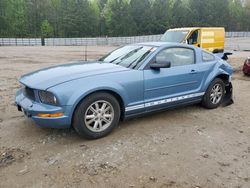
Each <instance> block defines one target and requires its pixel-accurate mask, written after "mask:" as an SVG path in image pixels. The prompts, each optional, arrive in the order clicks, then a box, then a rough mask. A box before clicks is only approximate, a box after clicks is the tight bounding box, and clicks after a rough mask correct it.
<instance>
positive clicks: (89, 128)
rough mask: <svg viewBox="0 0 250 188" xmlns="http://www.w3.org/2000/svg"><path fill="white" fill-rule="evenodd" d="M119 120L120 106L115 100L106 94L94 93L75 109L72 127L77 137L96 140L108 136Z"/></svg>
mask: <svg viewBox="0 0 250 188" xmlns="http://www.w3.org/2000/svg"><path fill="white" fill-rule="evenodd" d="M119 119H120V106H119V103H118V101H117V100H116V98H115V97H114V96H113V95H111V94H109V93H106V92H100V93H94V94H92V95H90V96H88V97H87V98H85V99H84V100H83V101H82V102H81V103H80V104H79V105H78V107H77V108H76V111H75V113H74V119H73V127H74V129H75V130H76V132H77V133H78V134H79V135H81V136H83V137H85V138H88V139H97V138H101V137H104V136H106V135H107V134H109V133H110V132H111V131H112V130H113V128H114V127H115V126H116V125H117V124H118V123H119Z"/></svg>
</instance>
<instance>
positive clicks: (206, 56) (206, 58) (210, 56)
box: [202, 51, 215, 61]
mask: <svg viewBox="0 0 250 188" xmlns="http://www.w3.org/2000/svg"><path fill="white" fill-rule="evenodd" d="M202 60H203V61H214V60H215V57H214V55H213V54H210V53H208V52H205V51H202Z"/></svg>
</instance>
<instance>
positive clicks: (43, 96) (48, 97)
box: [38, 91, 58, 105]
mask: <svg viewBox="0 0 250 188" xmlns="http://www.w3.org/2000/svg"><path fill="white" fill-rule="evenodd" d="M38 95H39V98H40V100H41V102H42V103H45V104H51V105H57V104H58V101H57V99H56V96H55V95H54V94H53V93H51V92H49V91H38Z"/></svg>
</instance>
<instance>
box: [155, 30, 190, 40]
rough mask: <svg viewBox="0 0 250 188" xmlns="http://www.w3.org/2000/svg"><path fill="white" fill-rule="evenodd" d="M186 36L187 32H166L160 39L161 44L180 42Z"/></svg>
mask: <svg viewBox="0 0 250 188" xmlns="http://www.w3.org/2000/svg"><path fill="white" fill-rule="evenodd" d="M187 34H188V31H167V32H166V33H164V35H163V36H162V37H161V40H160V41H162V42H177V43H180V42H182V41H183V40H184V39H185V38H186V36H187Z"/></svg>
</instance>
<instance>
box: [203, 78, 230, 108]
mask: <svg viewBox="0 0 250 188" xmlns="http://www.w3.org/2000/svg"><path fill="white" fill-rule="evenodd" d="M224 95H225V83H224V82H223V80H221V79H220V78H216V79H214V80H213V81H212V82H211V84H210V85H209V87H208V89H207V91H206V93H205V95H204V97H203V100H202V105H203V106H204V107H206V108H209V109H214V108H217V107H218V106H220V104H221V102H222V101H223V98H224Z"/></svg>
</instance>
